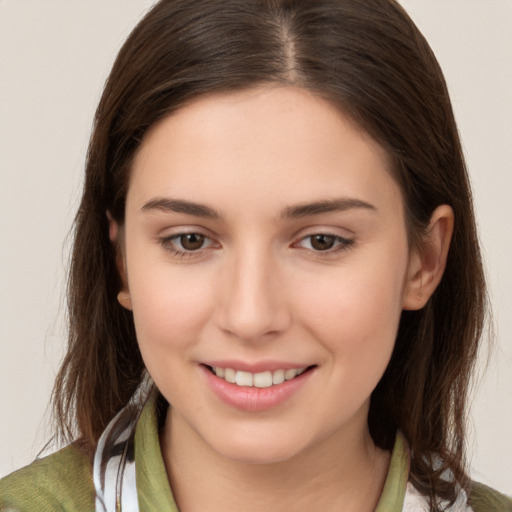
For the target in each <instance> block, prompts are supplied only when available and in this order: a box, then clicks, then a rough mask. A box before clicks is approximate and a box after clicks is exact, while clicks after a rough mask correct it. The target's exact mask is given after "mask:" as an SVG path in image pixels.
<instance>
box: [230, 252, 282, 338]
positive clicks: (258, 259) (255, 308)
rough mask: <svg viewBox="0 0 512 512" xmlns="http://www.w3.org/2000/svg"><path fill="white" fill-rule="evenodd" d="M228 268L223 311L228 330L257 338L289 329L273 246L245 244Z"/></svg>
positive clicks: (238, 334) (235, 254) (233, 256)
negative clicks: (271, 247)
mask: <svg viewBox="0 0 512 512" xmlns="http://www.w3.org/2000/svg"><path fill="white" fill-rule="evenodd" d="M251 245H252V244H251ZM226 271H227V279H226V281H227V282H226V285H227V286H226V289H225V291H224V301H223V305H222V313H221V319H222V320H221V321H222V328H223V329H224V330H225V331H228V332H230V333H231V334H233V335H235V336H237V337H238V338H240V339H243V340H246V341H255V340H258V339H261V338H262V337H265V336H266V335H269V334H276V333H278V332H280V331H282V330H284V329H285V328H286V325H287V322H288V316H289V315H288V312H287V308H286V304H285V301H284V295H283V294H284V290H283V289H282V287H280V279H279V265H278V262H277V261H276V258H275V257H273V255H272V251H271V249H269V248H264V247H255V246H254V245H252V246H250V245H245V246H242V247H240V248H239V250H237V251H234V253H233V255H232V259H231V261H230V262H229V264H228V266H227V269H226Z"/></svg>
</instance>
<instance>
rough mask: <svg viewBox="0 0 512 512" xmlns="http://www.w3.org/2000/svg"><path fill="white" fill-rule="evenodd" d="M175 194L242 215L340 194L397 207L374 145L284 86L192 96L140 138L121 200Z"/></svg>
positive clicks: (307, 95) (332, 112)
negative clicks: (260, 205)
mask: <svg viewBox="0 0 512 512" xmlns="http://www.w3.org/2000/svg"><path fill="white" fill-rule="evenodd" d="M271 191H272V192H276V191H278V192H279V194H273V193H272V194H270V193H269V192H271ZM176 194H179V195H180V196H182V197H184V198H187V199H192V200H195V201H204V202H209V201H212V200H213V201H215V200H220V201H226V200H227V199H229V201H230V202H232V203H233V205H234V206H238V207H240V208H244V207H245V208H247V206H248V204H249V203H250V201H249V199H251V200H254V201H257V200H258V199H259V200H260V201H263V202H265V203H266V204H267V206H268V207H271V206H273V203H277V202H279V201H280V200H281V202H282V201H285V200H286V201H288V202H291V203H300V202H306V201H308V200H310V199H311V197H312V196H319V197H322V198H328V197H329V196H332V195H337V196H339V195H340V194H341V195H348V196H358V195H361V194H363V195H367V196H370V197H371V198H372V199H373V200H374V201H378V200H379V196H380V197H386V196H389V195H392V196H394V200H396V199H398V200H399V201H400V200H401V198H400V193H399V190H398V187H397V185H396V183H395V182H394V179H393V178H392V177H391V164H390V159H389V157H388V154H387V153H386V151H385V150H384V149H383V148H382V147H381V146H380V145H379V144H378V143H377V142H376V141H375V140H374V139H372V138H371V137H370V136H369V135H368V134H367V133H366V132H364V131H363V130H362V129H361V128H360V127H359V126H358V125H356V124H355V123H354V122H353V121H352V120H351V119H350V118H349V117H348V116H346V115H344V114H343V113H342V112H341V111H340V110H339V109H337V108H336V107H334V106H333V105H332V104H331V103H330V102H328V101H326V100H324V99H322V98H320V97H318V96H316V95H314V94H312V93H311V92H308V91H305V90H302V89H299V88H296V87H282V86H274V87H272V86H266V87H261V88H258V89H251V90H245V91H241V92H236V93H223V94H212V95H207V96H204V97H200V98H198V99H196V100H194V101H192V102H191V103H190V104H188V105H186V106H185V107H183V108H181V109H179V110H178V111H176V112H175V113H173V114H172V115H170V116H168V117H167V118H165V119H163V120H162V121H160V122H159V123H157V124H156V125H155V126H153V127H152V128H151V129H150V130H149V131H148V133H147V134H146V136H145V138H144V141H143V143H142V145H141V147H140V149H139V151H138V153H137V155H136V158H135V160H134V165H133V168H132V176H131V183H130V187H129V193H128V200H129V201H131V202H133V201H136V202H137V203H138V204H141V203H142V202H143V201H144V200H146V201H147V200H148V199H150V198H151V197H152V196H155V195H167V196H175V195H176ZM370 197H367V199H369V198H370ZM276 207H277V204H276Z"/></svg>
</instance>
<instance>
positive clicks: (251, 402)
mask: <svg viewBox="0 0 512 512" xmlns="http://www.w3.org/2000/svg"><path fill="white" fill-rule="evenodd" d="M201 368H202V369H203V372H204V374H205V376H206V379H207V382H208V385H209V386H210V389H212V390H213V392H214V393H215V394H216V395H217V396H218V397H219V398H220V399H221V400H222V401H223V402H224V403H226V404H228V405H230V406H231V407H235V408H236V409H240V410H242V411H250V412H258V411H266V410H268V409H272V408H273V407H277V406H279V405H281V404H283V403H284V402H286V401H287V400H289V399H290V398H291V397H292V395H294V394H295V393H296V392H297V391H298V390H299V389H300V388H301V387H302V386H303V385H304V384H305V383H306V381H307V380H308V379H309V377H310V376H311V374H312V373H313V369H310V370H308V371H306V372H304V373H302V374H301V375H299V376H297V377H295V378H294V379H291V380H286V381H284V382H283V383H281V384H276V385H274V386H270V387H268V388H256V387H249V386H237V385H236V384H231V383H230V382H227V381H225V380H224V379H221V378H219V377H217V376H216V375H215V374H213V373H212V372H211V371H210V369H209V368H207V367H206V366H203V365H201Z"/></svg>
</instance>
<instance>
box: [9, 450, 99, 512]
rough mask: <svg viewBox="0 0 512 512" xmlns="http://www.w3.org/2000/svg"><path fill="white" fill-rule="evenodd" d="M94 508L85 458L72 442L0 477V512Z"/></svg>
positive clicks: (89, 468) (88, 461)
mask: <svg viewBox="0 0 512 512" xmlns="http://www.w3.org/2000/svg"><path fill="white" fill-rule="evenodd" d="M32 510H45V511H48V512H51V511H57V510H58V511H59V512H68V511H69V512H75V511H77V512H78V511H80V512H87V511H91V512H92V511H93V510H94V486H93V482H92V466H91V461H90V460H89V458H88V457H87V456H86V455H84V454H83V453H82V452H81V451H80V450H79V449H78V447H77V446H76V445H75V444H72V445H69V446H68V447H66V448H64V449H62V450H60V451H58V452H56V453H54V454H53V455H50V456H48V457H45V458H42V459H38V460H36V461H35V462H33V463H32V464H30V465H29V466H26V467H24V468H22V469H20V470H18V471H15V472H14V473H12V474H10V475H8V476H7V477H5V478H4V479H2V480H0V512H25V511H32Z"/></svg>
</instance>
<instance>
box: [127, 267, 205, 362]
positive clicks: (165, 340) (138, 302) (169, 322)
mask: <svg viewBox="0 0 512 512" xmlns="http://www.w3.org/2000/svg"><path fill="white" fill-rule="evenodd" d="M206 283H208V280H205V279H204V278H203V277H202V276H201V275H200V273H198V272H187V271H184V270H183V269H182V268H178V269H177V270H176V268H172V267H171V266H169V265H166V264H165V263H164V264H159V263H154V264H153V265H151V264H150V265H144V266H143V267H137V266H136V265H133V266H132V268H131V273H130V276H129V288H130V294H131V298H132V305H133V315H134V321H135V328H136V332H137V339H138V342H139V346H140V349H141V352H142V354H143V357H144V359H145V360H146V359H154V358H156V359H157V358H158V357H160V356H161V355H162V354H163V353H164V352H165V353H166V354H169V355H171V354H172V353H173V351H174V350H176V351H182V350H184V349H186V348H187V347H190V346H193V345H194V343H195V342H196V341H197V340H198V339H199V336H200V333H201V331H202V329H203V327H204V324H205V323H206V322H207V321H208V318H209V317H210V314H211V305H212V293H211V289H210V288H209V287H208V286H207V285H206Z"/></svg>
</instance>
